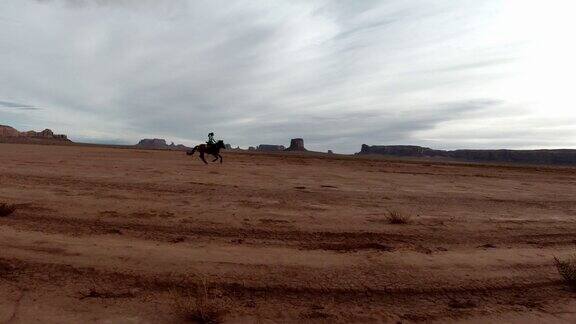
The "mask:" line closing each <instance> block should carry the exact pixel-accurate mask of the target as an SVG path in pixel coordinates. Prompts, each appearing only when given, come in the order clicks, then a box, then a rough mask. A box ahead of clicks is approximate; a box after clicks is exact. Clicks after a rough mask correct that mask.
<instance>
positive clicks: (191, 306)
mask: <svg viewBox="0 0 576 324" xmlns="http://www.w3.org/2000/svg"><path fill="white" fill-rule="evenodd" d="M173 295H174V297H175V303H174V307H175V312H176V314H177V316H178V317H180V319H182V320H183V321H185V322H186V323H203V324H217V323H222V322H223V321H224V315H225V314H226V309H225V307H224V306H223V305H222V303H221V302H220V301H219V300H217V299H215V298H210V296H209V294H208V289H207V288H206V284H205V283H202V284H201V285H200V286H199V287H198V289H197V291H196V294H195V295H194V296H192V295H184V296H182V295H180V294H177V293H174V292H173Z"/></svg>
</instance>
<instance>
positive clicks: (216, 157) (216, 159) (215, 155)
mask: <svg viewBox="0 0 576 324" xmlns="http://www.w3.org/2000/svg"><path fill="white" fill-rule="evenodd" d="M212 155H213V156H214V158H215V159H214V160H212V162H216V161H218V155H219V154H218V153H216V154H212Z"/></svg>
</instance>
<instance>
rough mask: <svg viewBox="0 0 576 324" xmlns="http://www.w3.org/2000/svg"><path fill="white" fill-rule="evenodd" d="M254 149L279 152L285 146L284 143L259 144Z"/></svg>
mask: <svg viewBox="0 0 576 324" xmlns="http://www.w3.org/2000/svg"><path fill="white" fill-rule="evenodd" d="M256 149H257V150H258V151H264V152H281V151H284V150H285V149H286V147H285V146H284V145H272V144H260V145H258V147H257V148H256Z"/></svg>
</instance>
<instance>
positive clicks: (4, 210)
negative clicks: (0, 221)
mask: <svg viewBox="0 0 576 324" xmlns="http://www.w3.org/2000/svg"><path fill="white" fill-rule="evenodd" d="M15 211H16V205H12V204H6V203H0V217H6V216H9V215H10V214H12V213H13V212H15Z"/></svg>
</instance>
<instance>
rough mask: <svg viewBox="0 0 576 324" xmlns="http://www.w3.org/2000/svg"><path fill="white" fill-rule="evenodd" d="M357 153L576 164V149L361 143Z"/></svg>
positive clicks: (481, 160)
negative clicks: (443, 147) (448, 148)
mask: <svg viewBox="0 0 576 324" xmlns="http://www.w3.org/2000/svg"><path fill="white" fill-rule="evenodd" d="M356 154H359V155H365V154H380V155H388V156H400V157H423V158H426V157H440V158H448V159H454V160H462V161H473V162H474V161H475V162H504V163H525V164H550V165H576V150H454V151H445V150H433V149H431V148H427V147H421V146H412V145H373V146H369V145H366V144H362V149H361V150H360V152H359V153H356Z"/></svg>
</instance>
